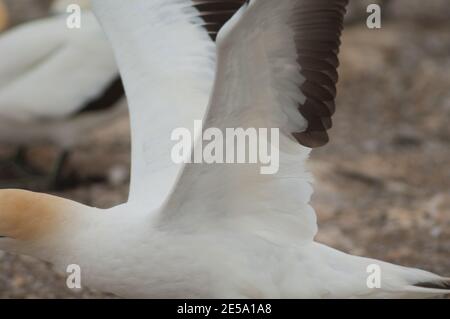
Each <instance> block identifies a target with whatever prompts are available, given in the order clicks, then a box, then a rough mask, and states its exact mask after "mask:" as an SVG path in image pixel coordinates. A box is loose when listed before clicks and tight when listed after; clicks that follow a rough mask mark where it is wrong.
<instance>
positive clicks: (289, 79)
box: [162, 0, 347, 239]
mask: <svg viewBox="0 0 450 319" xmlns="http://www.w3.org/2000/svg"><path fill="white" fill-rule="evenodd" d="M346 3H347V1H346V0H278V1H273V0H253V1H250V2H249V4H248V5H247V6H245V7H244V8H242V9H241V10H240V11H239V12H238V13H237V14H236V15H235V16H234V17H233V18H232V20H231V21H229V23H228V24H226V25H225V26H224V28H223V29H222V30H221V31H220V33H219V36H218V68H217V74H216V81H215V86H214V89H213V94H212V98H211V100H210V105H209V113H208V115H207V117H206V119H205V124H204V128H205V129H207V128H219V129H220V130H222V131H223V132H225V129H226V128H244V129H247V128H250V127H253V128H279V130H280V145H279V150H280V169H279V171H278V173H276V174H274V175H262V174H260V167H261V164H187V165H186V166H185V169H184V171H183V173H182V176H181V178H180V180H179V182H178V185H177V187H176V188H175V189H174V192H173V194H172V196H171V198H170V200H169V201H168V205H167V207H166V209H167V212H165V214H163V215H162V216H165V217H166V218H174V217H175V218H176V219H184V218H186V220H188V223H187V224H190V225H195V224H201V225H204V224H205V223H207V221H208V220H209V221H213V222H217V221H219V220H220V221H223V222H227V221H228V222H230V221H232V222H233V223H237V224H239V225H242V226H243V227H251V228H252V229H253V230H254V231H256V232H258V233H260V234H261V235H263V236H271V234H276V236H275V238H281V237H282V236H283V235H285V236H298V234H302V238H305V239H312V237H313V236H314V234H315V233H316V228H317V225H316V216H315V213H314V211H313V209H312V208H311V207H310V206H309V201H310V196H311V193H312V188H311V187H310V184H309V182H310V176H309V175H308V174H307V173H306V172H305V166H304V162H305V160H306V158H307V157H308V154H309V148H306V147H304V146H301V145H299V144H298V143H299V142H300V143H303V144H305V145H308V146H316V145H321V144H323V143H324V142H326V140H327V135H326V129H327V128H328V127H329V126H330V125H329V124H328V123H329V117H330V116H331V114H332V111H333V110H334V108H332V107H331V106H333V103H334V84H335V83H336V80H337V78H336V66H337V61H336V54H337V51H338V47H339V36H340V32H341V28H342V20H343V15H344V13H345V5H346ZM317 57H319V58H317ZM305 107H306V110H307V112H304V109H305ZM299 108H300V112H304V113H305V115H303V116H302V115H301V114H300V113H299V110H298V109H299ZM302 114H303V113H302ZM322 114H323V116H322ZM317 119H318V120H317ZM323 123H326V125H324V124H323ZM229 142H230V141H227V143H229ZM262 166H264V165H262ZM206 216H208V218H205V217H206ZM197 220H198V221H201V223H200V222H199V223H196V222H195V221H197ZM209 226H210V225H208V226H206V227H209ZM193 227H195V226H193Z"/></svg>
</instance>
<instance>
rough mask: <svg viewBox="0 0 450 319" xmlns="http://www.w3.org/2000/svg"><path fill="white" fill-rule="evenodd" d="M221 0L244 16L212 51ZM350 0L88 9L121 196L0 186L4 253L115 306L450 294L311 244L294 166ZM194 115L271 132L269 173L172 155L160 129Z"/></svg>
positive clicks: (416, 275) (325, 98) (302, 154)
mask: <svg viewBox="0 0 450 319" xmlns="http://www.w3.org/2000/svg"><path fill="white" fill-rule="evenodd" d="M239 2H241V3H239ZM231 3H232V4H233V5H236V4H237V3H239V4H242V7H241V8H240V9H239V10H238V11H237V12H236V13H235V14H234V15H233V17H232V18H231V19H230V20H229V21H228V22H227V23H226V24H225V25H224V26H223V27H222V28H221V30H220V32H219V34H218V35H217V47H216V48H215V47H214V45H213V42H212V40H211V39H210V37H208V34H207V32H206V31H205V28H204V26H205V21H206V20H208V19H210V18H211V17H214V16H215V15H217V16H220V15H221V14H224V13H225V12H228V9H229V5H230V4H231ZM346 4H347V0H278V1H273V0H250V1H245V3H244V1H234V2H230V1H225V0H224V1H217V0H209V1H208V0H199V1H190V0H134V1H123V0H94V1H93V8H94V11H95V12H96V14H97V16H98V18H99V19H100V21H101V24H102V26H103V28H104V29H105V30H106V33H107V36H108V38H109V40H110V41H111V43H112V45H113V48H114V51H115V54H116V57H117V60H118V65H119V68H120V70H121V75H122V78H123V80H124V84H125V88H126V92H127V98H128V99H129V106H130V113H131V122H132V144H133V145H132V177H131V185H130V188H131V189H130V195H129V200H128V202H127V203H125V204H122V205H119V206H117V207H114V208H111V209H107V210H101V209H97V208H93V207H88V206H85V205H83V204H80V203H76V202H72V201H69V200H66V199H63V198H59V197H54V196H50V195H45V194H38V193H31V192H26V191H20V190H4V191H1V192H0V235H1V236H3V238H2V239H1V240H0V249H3V250H6V251H9V252H14V253H21V254H29V255H33V256H36V257H39V258H41V259H44V260H47V261H49V262H51V263H53V264H54V265H55V267H56V268H57V269H59V270H61V271H65V269H66V267H67V265H72V264H76V265H78V266H79V267H80V269H81V270H82V272H81V274H82V283H84V284H85V285H87V286H91V287H95V288H97V289H99V290H103V291H108V292H112V293H115V294H117V295H119V296H122V297H136V298H231V297H232V298H381V297H386V298H402V297H427V296H433V295H438V294H443V293H449V292H450V291H449V288H450V279H449V278H443V277H440V276H438V275H435V274H432V273H429V272H426V271H422V270H417V269H411V268H405V267H401V266H397V265H393V264H389V263H386V262H383V261H379V260H374V259H369V258H362V257H357V256H351V255H348V254H345V253H343V252H340V251H337V250H335V249H333V248H330V247H327V246H325V245H322V244H320V243H317V242H315V241H314V236H315V234H316V232H317V222H316V215H315V212H314V210H313V208H312V207H311V206H310V204H309V202H310V196H311V193H312V187H311V175H310V174H309V173H308V172H307V169H306V167H305V161H306V160H307V158H308V155H309V153H310V150H311V148H310V147H315V146H319V145H323V144H324V143H326V141H327V140H328V137H327V133H326V130H327V129H328V128H329V127H330V116H331V114H332V113H333V111H334V96H335V83H336V81H337V73H336V68H337V65H338V61H337V52H338V48H339V43H340V42H339V36H340V33H341V28H342V23H343V15H344V12H345V6H346ZM198 9H200V13H199V11H198ZM199 17H203V19H201V18H199ZM206 25H208V26H209V28H210V29H214V27H212V28H211V23H206ZM209 31H210V32H212V33H214V30H209ZM155 61H158V63H155ZM298 109H299V110H300V112H299V111H298ZM196 118H200V119H203V121H204V123H205V129H206V128H208V127H216V128H219V129H223V128H227V127H251V126H255V127H277V128H279V129H280V147H279V150H280V169H279V171H278V173H276V174H272V175H270V174H260V171H259V166H260V164H229V165H227V164H218V163H217V164H204V163H199V164H182V163H181V164H180V163H175V162H173V161H171V157H170V153H171V145H172V144H171V141H170V135H171V132H172V130H173V129H174V128H179V127H190V125H192V121H193V120H194V119H196ZM199 136H200V134H198V135H197V140H200V139H199ZM195 146H196V145H191V147H192V148H193V150H194V148H195ZM374 265H375V266H377V267H379V268H380V274H381V278H380V285H379V286H377V287H372V286H370V285H368V284H367V278H368V276H369V274H368V273H367V270H368V269H369V270H370V269H371V267H372V266H374Z"/></svg>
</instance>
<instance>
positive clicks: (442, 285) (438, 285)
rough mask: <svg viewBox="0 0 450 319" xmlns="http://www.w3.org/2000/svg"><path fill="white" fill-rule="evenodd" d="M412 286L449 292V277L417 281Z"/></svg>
mask: <svg viewBox="0 0 450 319" xmlns="http://www.w3.org/2000/svg"><path fill="white" fill-rule="evenodd" d="M414 286H415V287H420V288H427V289H439V290H448V292H449V293H450V278H442V279H441V280H437V281H427V282H419V283H417V284H415V285H414Z"/></svg>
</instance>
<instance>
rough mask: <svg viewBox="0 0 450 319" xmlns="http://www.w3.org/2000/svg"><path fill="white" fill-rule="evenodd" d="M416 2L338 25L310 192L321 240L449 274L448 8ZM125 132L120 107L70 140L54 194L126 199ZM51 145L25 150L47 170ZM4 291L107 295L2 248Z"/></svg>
mask: <svg viewBox="0 0 450 319" xmlns="http://www.w3.org/2000/svg"><path fill="white" fill-rule="evenodd" d="M419 3H423V2H421V1H416V0H408V1H404V0H397V1H396V0H393V1H391V5H392V7H391V11H390V12H389V19H388V20H386V21H384V22H383V28H382V29H381V30H368V29H367V28H366V27H365V26H364V24H363V23H352V25H351V26H350V27H348V28H347V29H346V31H345V36H344V39H343V47H342V52H341V68H340V73H341V81H340V84H339V97H338V102H337V107H338V109H337V114H336V116H335V118H334V123H335V125H334V128H333V129H332V131H331V136H332V140H331V143H330V144H329V145H328V146H326V147H324V148H322V149H319V150H316V151H314V152H313V155H312V160H311V161H310V167H311V169H312V171H313V172H314V174H315V176H316V185H315V189H316V193H315V195H314V198H313V203H314V207H315V208H316V210H317V214H318V219H319V226H320V230H319V234H318V236H317V239H318V240H319V241H321V242H324V243H327V244H329V245H331V246H333V247H336V248H339V249H342V250H344V251H346V252H349V253H352V254H356V255H364V256H371V257H375V258H380V259H383V260H386V261H390V262H394V263H400V264H403V265H406V266H412V267H420V268H424V269H427V270H430V271H434V272H438V273H441V274H444V275H447V276H449V275H450V126H449V125H448V123H449V120H450V36H449V28H450V22H449V21H448V18H447V20H446V19H445V18H443V17H445V16H446V17H448V16H450V15H448V13H449V12H448V6H447V5H446V2H445V1H440V0H433V1H431V0H430V1H427V7H426V8H422V7H421V6H419V5H418V4H419ZM357 12H358V11H357ZM363 12H364V11H363ZM445 14H447V15H445ZM128 132H129V128H128V120H127V119H126V118H123V119H121V120H120V121H118V122H117V123H115V124H114V125H111V126H110V127H107V128H104V129H102V130H100V131H98V132H96V133H95V134H93V135H92V137H91V138H90V139H89V140H87V141H85V142H84V143H83V144H82V145H81V146H80V147H78V148H77V149H76V150H74V152H73V156H72V157H71V159H70V163H69V165H68V167H67V169H66V174H68V175H69V174H70V172H71V171H74V170H75V168H76V174H77V178H76V180H75V182H74V183H72V185H68V187H67V188H66V189H65V190H64V191H60V192H56V194H58V195H61V196H65V197H68V198H72V199H75V200H78V201H81V202H83V203H86V204H90V205H95V206H98V207H110V206H112V205H115V204H117V203H121V202H123V201H124V200H125V199H126V197H127V189H128V186H127V181H128V180H127V172H128V167H129V133H128ZM10 151H11V150H10V149H2V150H1V152H2V153H3V154H4V155H5V156H6V155H7V153H9V152H10ZM56 153H57V152H56V150H54V149H52V148H51V147H36V148H34V149H32V150H30V151H29V153H28V157H29V158H30V160H31V161H32V162H33V164H34V165H36V166H38V167H41V168H44V169H48V165H47V163H49V162H50V161H51V160H52V159H54V158H55V155H56ZM1 174H3V175H1V176H0V177H1V179H0V181H1V182H6V181H7V175H8V172H7V171H5V170H3V171H2V172H1ZM32 184H33V183H32ZM29 186H30V187H31V186H33V187H37V186H36V185H29ZM0 297H1V298H94V297H100V298H103V297H109V296H107V295H104V294H101V293H97V292H94V291H91V290H89V289H83V290H82V291H81V292H73V291H70V290H68V289H67V288H66V287H65V279H64V278H63V277H62V276H60V275H58V274H55V273H54V272H53V271H52V270H51V267H50V266H49V265H48V264H46V263H42V262H39V261H37V260H35V259H33V258H30V257H21V256H12V255H8V254H4V253H0Z"/></svg>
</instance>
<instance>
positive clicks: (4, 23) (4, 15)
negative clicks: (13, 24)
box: [0, 0, 9, 31]
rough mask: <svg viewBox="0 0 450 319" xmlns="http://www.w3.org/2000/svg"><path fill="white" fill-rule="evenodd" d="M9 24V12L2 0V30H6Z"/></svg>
mask: <svg viewBox="0 0 450 319" xmlns="http://www.w3.org/2000/svg"><path fill="white" fill-rule="evenodd" d="M8 25H9V14H8V9H7V8H6V5H5V3H4V2H3V0H0V31H3V30H5V29H6V28H7V27H8Z"/></svg>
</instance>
